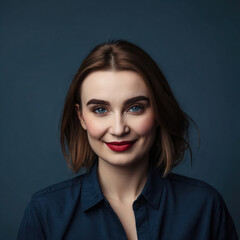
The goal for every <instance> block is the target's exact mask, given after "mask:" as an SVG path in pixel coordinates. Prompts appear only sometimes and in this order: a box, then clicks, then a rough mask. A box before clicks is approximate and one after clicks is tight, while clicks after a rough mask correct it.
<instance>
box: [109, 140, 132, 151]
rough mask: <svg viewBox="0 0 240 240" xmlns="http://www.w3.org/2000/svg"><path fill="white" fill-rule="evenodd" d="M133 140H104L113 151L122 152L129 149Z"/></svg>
mask: <svg viewBox="0 0 240 240" xmlns="http://www.w3.org/2000/svg"><path fill="white" fill-rule="evenodd" d="M135 142H136V140H135V141H122V142H105V143H106V145H107V146H108V147H109V148H110V149H111V150H113V151H116V152H123V151H126V150H128V149H130V148H131V147H132V146H133V144H134V143H135Z"/></svg>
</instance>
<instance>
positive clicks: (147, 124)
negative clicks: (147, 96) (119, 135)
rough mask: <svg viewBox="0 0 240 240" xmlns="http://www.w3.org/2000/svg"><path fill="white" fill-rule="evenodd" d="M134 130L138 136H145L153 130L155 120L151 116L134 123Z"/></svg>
mask: <svg viewBox="0 0 240 240" xmlns="http://www.w3.org/2000/svg"><path fill="white" fill-rule="evenodd" d="M134 125H135V127H134V128H135V129H136V130H137V132H138V134H140V135H146V134H148V133H149V132H151V131H152V130H153V128H154V127H155V119H154V116H153V115H150V116H146V117H144V118H143V119H140V120H139V121H136V122H135V124H134Z"/></svg>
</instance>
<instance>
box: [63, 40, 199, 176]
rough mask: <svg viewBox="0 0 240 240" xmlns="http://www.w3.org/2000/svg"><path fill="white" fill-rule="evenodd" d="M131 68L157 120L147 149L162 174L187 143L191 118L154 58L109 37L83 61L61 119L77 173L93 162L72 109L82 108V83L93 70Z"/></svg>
mask: <svg viewBox="0 0 240 240" xmlns="http://www.w3.org/2000/svg"><path fill="white" fill-rule="evenodd" d="M104 70H106V71H109V70H110V71H122V70H131V71H134V72H136V73H138V74H139V75H140V76H141V77H142V78H143V80H144V81H145V84H146V85H147V87H148V90H149V93H150V103H151V105H152V107H153V111H154V115H155V119H156V122H157V123H158V125H159V126H158V127H157V133H156V138H155V141H154V143H153V145H152V147H151V149H150V157H149V159H150V161H151V162H152V163H153V165H154V166H155V167H160V168H161V169H162V170H163V172H164V176H166V175H167V174H168V173H169V172H170V171H171V169H172V168H173V167H174V166H176V165H177V164H179V163H180V162H181V160H182V159H183V157H184V153H185V151H186V150H187V149H188V150H189V151H190V154H191V161H192V151H191V147H190V144H189V123H190V121H192V123H193V124H194V125H195V127H196V128H197V126H196V124H195V123H194V121H193V120H192V119H191V118H190V117H189V116H188V115H187V114H186V113H185V112H183V111H182V110H181V108H180V107H179V104H178V102H177V101H176V99H175V97H174V95H173V93H172V90H171V89H170V86H169V84H168V82H167V80H166V78H165V77H164V75H163V74H162V72H161V70H160V69H159V67H158V65H157V64H156V63H155V61H154V60H153V59H152V58H151V57H150V56H149V55H148V54H147V53H146V52H145V51H144V50H142V49H141V48H140V47H138V46H136V45H135V44H133V43H130V42H128V41H125V40H112V41H109V42H106V43H102V44H99V45H97V46H96V47H95V48H94V49H93V50H92V51H91V52H90V53H89V55H88V56H87V57H86V58H85V59H84V60H83V62H82V64H81V66H80V68H79V69H78V71H77V73H76V75H75V77H74V79H73V81H72V83H71V85H70V87H69V90H68V93H67V97H66V101H65V105H64V109H63V113H62V120H61V136H60V141H61V147H62V151H63V154H64V157H65V159H66V161H67V164H68V166H69V167H70V168H71V169H72V170H73V172H74V173H77V172H78V171H79V169H80V168H81V167H86V168H87V169H88V170H89V169H90V168H91V166H92V165H93V163H94V161H96V157H97V156H96V154H95V153H94V152H93V150H92V149H91V147H90V144H89V142H88V138H87V132H86V131H85V130H84V129H83V128H82V126H81V124H80V122H79V119H78V116H77V113H76V109H75V104H76V103H78V104H79V105H80V110H81V95H80V94H81V92H80V89H81V85H82V82H83V81H84V79H85V78H86V76H87V75H88V74H90V73H92V72H94V71H104Z"/></svg>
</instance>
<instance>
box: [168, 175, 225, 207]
mask: <svg viewBox="0 0 240 240" xmlns="http://www.w3.org/2000/svg"><path fill="white" fill-rule="evenodd" d="M165 187H166V190H167V191H172V192H174V194H175V196H177V198H179V199H181V200H183V201H184V200H185V201H187V200H189V201H192V202H196V203H205V204H212V205H215V207H217V208H218V207H219V206H220V205H222V202H223V199H222V196H221V194H220V193H219V192H218V191H217V190H216V189H215V188H214V187H213V186H211V185H210V184H208V183H206V182H204V181H202V180H199V179H195V178H190V177H186V176H183V175H180V174H176V173H170V174H169V175H168V176H167V177H166V179H165Z"/></svg>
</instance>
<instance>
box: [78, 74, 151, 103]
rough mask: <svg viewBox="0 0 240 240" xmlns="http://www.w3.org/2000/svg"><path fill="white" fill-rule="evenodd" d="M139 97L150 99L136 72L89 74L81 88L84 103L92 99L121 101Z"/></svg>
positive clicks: (143, 83)
mask: <svg viewBox="0 0 240 240" xmlns="http://www.w3.org/2000/svg"><path fill="white" fill-rule="evenodd" d="M138 95H143V96H146V97H148V89H147V86H146V84H145V82H144V80H143V79H142V77H141V76H140V75H139V74H138V73H136V72H134V71H96V72H93V73H91V74H89V75H88V76H87V77H86V78H85V79H84V81H83V83H82V86H81V98H82V101H88V100H89V99H91V98H98V99H105V100H121V99H127V98H132V97H134V96H138Z"/></svg>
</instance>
